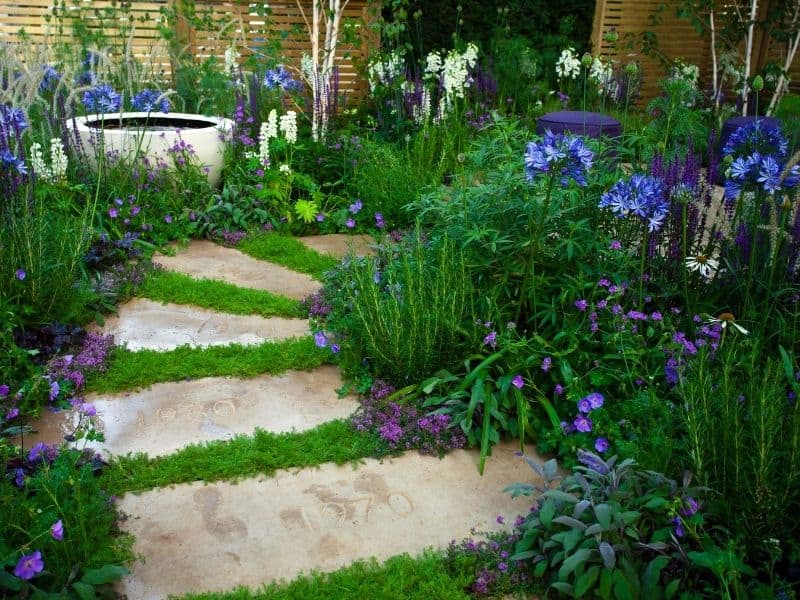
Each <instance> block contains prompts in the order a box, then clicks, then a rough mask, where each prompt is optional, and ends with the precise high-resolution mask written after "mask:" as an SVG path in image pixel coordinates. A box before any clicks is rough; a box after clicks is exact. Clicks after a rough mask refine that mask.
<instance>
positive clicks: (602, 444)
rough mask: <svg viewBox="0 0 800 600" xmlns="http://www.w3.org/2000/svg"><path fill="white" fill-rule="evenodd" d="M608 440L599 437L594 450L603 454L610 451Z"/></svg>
mask: <svg viewBox="0 0 800 600" xmlns="http://www.w3.org/2000/svg"><path fill="white" fill-rule="evenodd" d="M608 446H609V444H608V440H607V439H606V438H604V437H599V438H597V439H596V440H595V441H594V449H595V450H597V451H598V452H600V453H601V454H602V453H603V452H605V451H607V450H608Z"/></svg>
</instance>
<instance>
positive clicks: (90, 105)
mask: <svg viewBox="0 0 800 600" xmlns="http://www.w3.org/2000/svg"><path fill="white" fill-rule="evenodd" d="M121 101H122V98H121V96H120V95H119V94H118V93H117V92H116V91H115V90H114V88H112V87H111V86H110V85H108V84H107V83H102V84H100V85H98V86H95V87H93V88H92V89H90V90H87V91H86V92H84V94H83V105H84V107H85V108H86V111H87V112H90V113H98V114H105V113H113V112H117V111H118V110H119V107H120V103H121Z"/></svg>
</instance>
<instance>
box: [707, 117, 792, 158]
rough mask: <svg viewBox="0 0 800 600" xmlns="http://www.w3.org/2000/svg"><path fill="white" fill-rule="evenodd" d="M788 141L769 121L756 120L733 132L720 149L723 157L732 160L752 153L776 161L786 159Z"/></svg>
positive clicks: (778, 128)
mask: <svg viewBox="0 0 800 600" xmlns="http://www.w3.org/2000/svg"><path fill="white" fill-rule="evenodd" d="M788 151H789V141H788V140H787V139H786V136H785V135H783V132H782V131H781V128H780V127H777V126H775V125H774V124H773V123H772V122H770V121H764V120H759V119H756V120H755V121H753V122H751V123H748V124H747V125H744V126H743V127H739V129H737V130H736V131H734V132H733V133H732V134H731V136H730V137H729V138H728V140H727V141H726V142H725V145H724V146H723V148H722V154H723V155H724V156H730V157H732V158H734V159H736V158H742V157H746V156H751V155H752V154H754V153H758V154H761V155H771V156H773V157H775V159H776V160H778V161H783V160H785V159H786V154H787V153H788Z"/></svg>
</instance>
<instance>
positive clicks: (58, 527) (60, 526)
mask: <svg viewBox="0 0 800 600" xmlns="http://www.w3.org/2000/svg"><path fill="white" fill-rule="evenodd" d="M50 535H52V536H53V539H54V540H58V541H59V542H60V541H61V540H63V539H64V523H63V521H61V519H59V520H58V521H56V522H55V523H53V526H52V527H51V528H50Z"/></svg>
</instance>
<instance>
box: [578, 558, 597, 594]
mask: <svg viewBox="0 0 800 600" xmlns="http://www.w3.org/2000/svg"><path fill="white" fill-rule="evenodd" d="M599 577H600V567H598V566H597V565H594V566H593V567H592V568H590V569H589V570H588V571H586V573H584V574H583V575H581V576H580V577H578V580H577V581H576V582H575V596H577V597H578V598H583V597H584V596H585V595H586V592H588V591H589V590H590V589H592V588H593V587H594V584H595V583H596V582H597V579H598V578H599Z"/></svg>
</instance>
